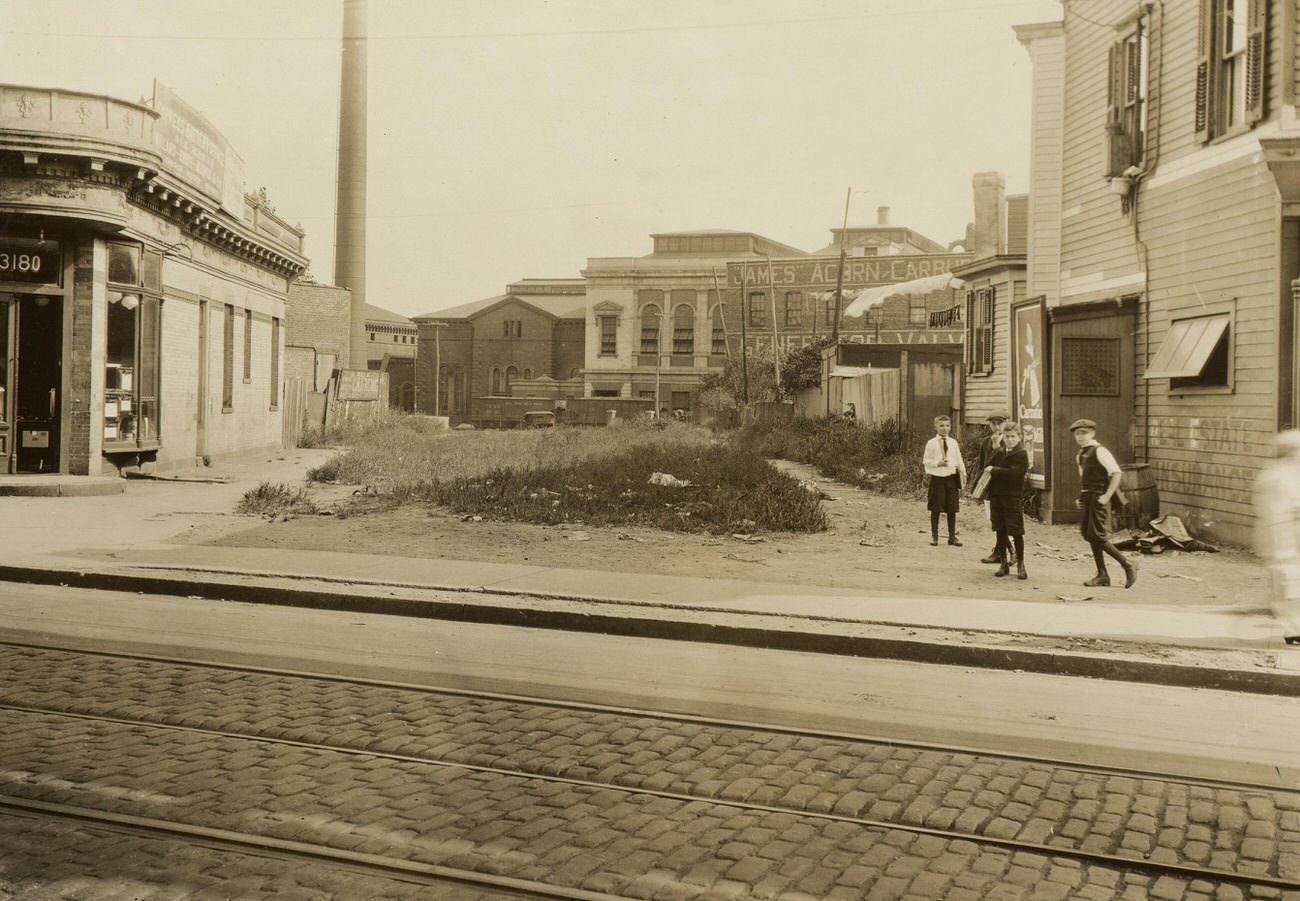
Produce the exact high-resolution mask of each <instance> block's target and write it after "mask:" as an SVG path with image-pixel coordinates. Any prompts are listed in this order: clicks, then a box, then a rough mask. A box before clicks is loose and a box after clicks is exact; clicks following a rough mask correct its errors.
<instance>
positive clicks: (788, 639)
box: [0, 565, 1300, 697]
mask: <svg viewBox="0 0 1300 901" xmlns="http://www.w3.org/2000/svg"><path fill="white" fill-rule="evenodd" d="M0 581H5V582H22V583H27V584H33V585H65V586H68V587H72V588H90V589H99V590H103V591H127V592H144V593H148V594H156V595H165V596H172V597H199V598H203V599H205V600H217V601H238V602H242V603H247V604H262V605H269V606H279V607H299V608H303V609H311V610H330V611H337V612H347V613H367V614H380V615H384V616H405V617H413V618H419V619H438V620H446V621H449V622H461V623H474V624H479V625H496V626H519V627H524V628H530V629H550V630H557V631H569V632H582V633H592V634H603V635H617V636H621V637H626V638H657V639H666V640H671V641H692V642H701V643H707V644H721V645H735V646H743V647H758V648H765V649H769V650H784V651H802V652H807V653H817V654H830V655H837V656H846V657H862V658H870V659H880V660H896V661H902V662H911V663H929V664H941V665H944V666H965V667H975V668H980V669H994V670H1007V671H1016V672H1026V673H1037V674H1042V675H1056V676H1072V677H1081V678H1091V679H1107V680H1111V681H1119V682H1141V683H1146V684H1154V685H1168V686H1174V687H1180V688H1206V689H1213V690H1217V691H1234V692H1242V693H1250V694H1268V695H1278V696H1282V697H1300V673H1285V672H1276V671H1260V670H1242V669H1221V668H1216V667H1208V666H1192V665H1188V664H1177V663H1161V662H1154V661H1147V660H1131V659H1125V658H1120V657H1100V656H1087V655H1084V654H1080V653H1077V652H1068V653H1067V652H1058V651H1037V650H1025V649H1020V648H999V647H987V646H978V645H975V646H972V645H945V644H939V643H934V642H927V641H921V640H909V639H896V638H883V637H878V636H861V635H830V634H824V633H817V632H811V631H800V630H798V629H790V630H778V629H766V628H760V627H753V626H737V625H726V624H717V623H708V622H691V621H688V620H684V619H672V618H668V617H658V618H655V619H645V618H639V617H626V616H617V615H612V614H592V613H583V612H577V611H566V610H522V609H519V608H518V607H513V606H509V605H507V604H501V603H474V604H470V603H459V602H455V601H445V600H436V599H433V600H411V599H409V598H393V597H377V596H375V595H369V594H356V593H343V592H326V591H318V590H312V589H304V588H288V587H284V586H280V585H275V586H270V585H248V584H234V583H227V582H219V581H209V580H191V579H182V578H175V577H168V576H155V575H138V574H133V573H114V572H104V571H96V570H65V569H53V568H41V567H26V566H12V565H0ZM425 587H426V589H427V590H429V591H455V592H461V593H464V592H467V591H468V590H467V589H464V588H442V587H439V586H432V585H430V586H425ZM474 593H475V594H478V595H489V594H497V595H499V596H504V595H502V594H501V593H500V592H490V591H484V590H481V589H480V590H475V591H474ZM511 596H517V595H511ZM569 600H574V601H587V602H591V603H600V602H601V599H599V598H577V597H574V598H570V599H569Z"/></svg>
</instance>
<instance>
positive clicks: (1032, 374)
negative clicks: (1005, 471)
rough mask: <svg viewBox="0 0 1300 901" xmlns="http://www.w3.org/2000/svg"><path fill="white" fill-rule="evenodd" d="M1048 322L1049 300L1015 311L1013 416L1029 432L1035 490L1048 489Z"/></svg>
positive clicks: (1031, 481) (1035, 301)
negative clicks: (1046, 337) (1045, 356)
mask: <svg viewBox="0 0 1300 901" xmlns="http://www.w3.org/2000/svg"><path fill="white" fill-rule="evenodd" d="M1046 322H1047V308H1046V298H1043V297H1036V298H1034V299H1033V300H1026V301H1023V302H1021V303H1018V304H1016V305H1015V306H1013V307H1012V308H1011V336H1010V339H1011V376H1012V378H1011V405H1012V414H1011V415H1012V416H1014V417H1015V418H1016V420H1018V421H1019V422H1020V425H1021V426H1022V427H1023V428H1024V430H1025V446H1026V450H1028V451H1029V484H1031V485H1033V486H1034V487H1035V488H1046V487H1047V453H1048V448H1047V437H1048V436H1047V428H1046V423H1047V412H1048V411H1047V397H1048V390H1047V363H1046V360H1045V359H1044V356H1043V349H1044V347H1045V346H1046V345H1045V341H1044V335H1043V332H1044V327H1045V326H1046Z"/></svg>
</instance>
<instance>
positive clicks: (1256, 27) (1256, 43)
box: [1246, 0, 1268, 123]
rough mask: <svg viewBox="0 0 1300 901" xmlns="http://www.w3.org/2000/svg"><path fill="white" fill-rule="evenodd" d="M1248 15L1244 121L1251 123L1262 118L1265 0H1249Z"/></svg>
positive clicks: (1266, 23)
mask: <svg viewBox="0 0 1300 901" xmlns="http://www.w3.org/2000/svg"><path fill="white" fill-rule="evenodd" d="M1248 16H1249V19H1250V30H1249V32H1248V33H1247V35H1246V121H1247V122H1252V123H1253V122H1258V121H1259V120H1261V119H1263V118H1264V74H1265V65H1266V63H1267V59H1266V57H1267V50H1266V48H1267V44H1265V42H1264V37H1265V32H1266V30H1267V28H1268V3H1267V2H1266V0H1250V7H1249V12H1248Z"/></svg>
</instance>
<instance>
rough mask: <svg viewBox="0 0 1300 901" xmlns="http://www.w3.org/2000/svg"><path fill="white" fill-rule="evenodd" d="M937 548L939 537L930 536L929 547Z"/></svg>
mask: <svg viewBox="0 0 1300 901" xmlns="http://www.w3.org/2000/svg"><path fill="white" fill-rule="evenodd" d="M938 546H939V536H938V535H931V536H930V547H938Z"/></svg>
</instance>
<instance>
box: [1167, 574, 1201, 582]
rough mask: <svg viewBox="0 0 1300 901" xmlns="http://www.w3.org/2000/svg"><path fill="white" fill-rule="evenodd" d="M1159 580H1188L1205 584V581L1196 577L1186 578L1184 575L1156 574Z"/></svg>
mask: <svg viewBox="0 0 1300 901" xmlns="http://www.w3.org/2000/svg"><path fill="white" fill-rule="evenodd" d="M1156 578H1158V579H1186V580H1187V581H1188V582H1204V581H1205V580H1204V579H1198V578H1196V576H1185V575H1183V574H1182V573H1156Z"/></svg>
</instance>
